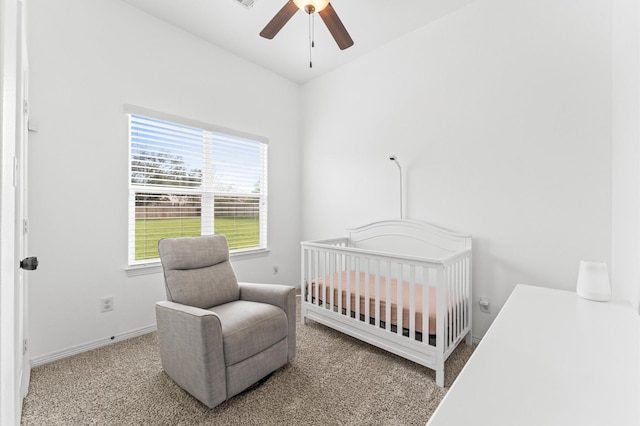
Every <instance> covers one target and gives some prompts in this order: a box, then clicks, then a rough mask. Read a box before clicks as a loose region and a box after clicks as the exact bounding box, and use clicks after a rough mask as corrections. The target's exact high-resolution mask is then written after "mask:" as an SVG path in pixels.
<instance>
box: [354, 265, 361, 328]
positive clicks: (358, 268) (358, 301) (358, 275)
mask: <svg viewBox="0 0 640 426" xmlns="http://www.w3.org/2000/svg"><path fill="white" fill-rule="evenodd" d="M360 259H361V258H360V257H356V258H355V261H356V300H355V303H356V320H358V321H360V280H361V277H360V268H361V267H362V265H361V262H360Z"/></svg>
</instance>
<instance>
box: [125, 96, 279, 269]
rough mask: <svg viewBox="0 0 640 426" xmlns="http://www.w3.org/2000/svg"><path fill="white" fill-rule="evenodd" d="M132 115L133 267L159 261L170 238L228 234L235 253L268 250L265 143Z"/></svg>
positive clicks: (185, 122) (184, 122)
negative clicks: (161, 246) (161, 247)
mask: <svg viewBox="0 0 640 426" xmlns="http://www.w3.org/2000/svg"><path fill="white" fill-rule="evenodd" d="M132 109H135V108H134V107H131V108H128V110H132ZM125 111H127V109H125ZM158 115H161V114H158ZM158 115H156V117H157V116H158ZM128 117H129V148H130V149H129V152H130V154H129V172H130V174H129V175H130V178H129V264H130V265H136V264H144V263H150V262H156V261H157V260H158V241H159V240H160V239H162V238H166V237H183V236H197V235H211V234H224V235H225V236H226V237H227V240H228V241H229V249H230V251H231V252H232V253H233V252H241V251H249V250H256V249H266V247H267V232H266V231H267V144H266V141H264V140H260V139H261V138H259V137H252V136H248V137H246V136H247V135H241V134H240V133H239V132H234V131H229V130H224V129H222V130H221V129H218V128H216V127H214V126H211V125H206V124H202V123H195V122H192V121H189V120H184V119H179V118H175V117H170V118H169V119H165V118H166V116H162V119H160V118H152V117H149V116H148V114H147V115H138V114H136V113H128Z"/></svg>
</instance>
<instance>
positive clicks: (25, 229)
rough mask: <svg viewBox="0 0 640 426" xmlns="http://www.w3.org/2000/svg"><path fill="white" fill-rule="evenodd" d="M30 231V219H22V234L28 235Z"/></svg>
mask: <svg viewBox="0 0 640 426" xmlns="http://www.w3.org/2000/svg"><path fill="white" fill-rule="evenodd" d="M28 232H29V221H28V220H27V219H23V220H22V235H27V233H28Z"/></svg>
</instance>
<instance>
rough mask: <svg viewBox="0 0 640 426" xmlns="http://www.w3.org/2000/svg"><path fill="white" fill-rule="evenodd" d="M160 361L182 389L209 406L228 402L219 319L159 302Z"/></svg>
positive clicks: (200, 311)
mask: <svg viewBox="0 0 640 426" xmlns="http://www.w3.org/2000/svg"><path fill="white" fill-rule="evenodd" d="M156 321H157V325H158V340H159V346H160V354H161V356H160V358H161V360H162V367H163V368H164V370H165V372H166V373H167V374H168V375H169V377H171V379H173V381H175V382H176V383H177V384H178V385H179V386H180V387H182V388H183V389H185V390H186V391H188V392H189V393H191V394H192V395H193V396H195V397H196V398H197V399H199V400H200V401H201V402H203V403H204V404H205V405H207V406H209V407H214V406H216V405H218V404H220V403H221V402H223V401H225V400H226V399H227V390H226V373H225V363H224V353H223V345H222V327H221V325H220V318H219V317H218V315H216V314H215V313H213V312H210V311H207V310H205V309H200V308H196V307H193V306H186V305H182V304H180V303H175V302H169V301H162V302H158V303H156Z"/></svg>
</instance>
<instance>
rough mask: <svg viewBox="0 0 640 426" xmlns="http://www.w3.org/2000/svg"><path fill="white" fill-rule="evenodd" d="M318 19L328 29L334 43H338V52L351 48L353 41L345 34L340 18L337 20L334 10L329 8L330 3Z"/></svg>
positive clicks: (345, 30)
mask: <svg viewBox="0 0 640 426" xmlns="http://www.w3.org/2000/svg"><path fill="white" fill-rule="evenodd" d="M318 13H319V14H320V17H321V18H322V20H323V21H324V23H325V25H326V26H327V28H328V29H329V32H330V33H331V35H332V36H333V38H334V40H335V41H336V43H338V47H339V48H340V50H344V49H346V48H348V47H351V46H353V40H352V39H351V36H350V35H349V33H348V32H347V29H346V28H345V27H344V25H343V24H342V21H341V20H340V18H338V14H337V13H336V10H335V9H334V8H333V6H331V3H329V4H328V5H327V7H325V8H324V9H322V10H321V11H320V12H318Z"/></svg>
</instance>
